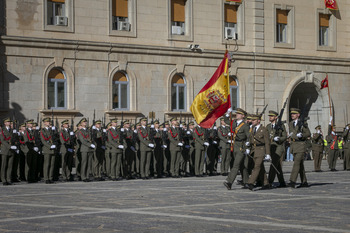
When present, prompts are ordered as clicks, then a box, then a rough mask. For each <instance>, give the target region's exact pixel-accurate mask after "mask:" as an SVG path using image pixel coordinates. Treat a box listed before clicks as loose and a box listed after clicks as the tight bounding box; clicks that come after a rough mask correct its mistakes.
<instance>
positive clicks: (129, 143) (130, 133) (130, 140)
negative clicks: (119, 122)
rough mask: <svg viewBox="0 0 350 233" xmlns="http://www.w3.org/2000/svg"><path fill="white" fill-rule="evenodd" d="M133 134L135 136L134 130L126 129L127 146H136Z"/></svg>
mask: <svg viewBox="0 0 350 233" xmlns="http://www.w3.org/2000/svg"><path fill="white" fill-rule="evenodd" d="M133 136H134V132H133V131H131V130H130V129H124V139H125V144H126V146H127V148H130V147H132V146H134V142H133Z"/></svg>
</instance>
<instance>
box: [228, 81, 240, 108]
mask: <svg viewBox="0 0 350 233" xmlns="http://www.w3.org/2000/svg"><path fill="white" fill-rule="evenodd" d="M230 78H233V79H234V80H235V81H236V83H237V86H231V85H230V98H231V99H230V101H231V109H232V111H234V112H236V109H237V108H239V107H240V104H239V83H238V79H237V77H236V76H230ZM233 89H235V90H236V91H237V96H236V99H237V106H235V107H236V109H233V108H232V107H233V105H232V90H233Z"/></svg>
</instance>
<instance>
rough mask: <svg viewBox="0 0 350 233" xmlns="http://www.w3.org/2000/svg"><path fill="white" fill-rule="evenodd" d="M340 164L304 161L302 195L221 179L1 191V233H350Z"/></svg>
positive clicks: (347, 181)
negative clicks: (333, 167)
mask: <svg viewBox="0 0 350 233" xmlns="http://www.w3.org/2000/svg"><path fill="white" fill-rule="evenodd" d="M342 162H343V161H342V160H338V165H337V169H338V170H339V171H338V172H330V171H328V169H327V162H326V161H325V160H323V165H322V169H323V170H324V172H320V173H316V172H312V170H313V161H306V162H305V165H306V171H307V173H306V175H307V178H308V182H309V184H310V185H311V187H309V188H297V189H292V188H275V189H272V190H257V191H254V192H252V191H250V190H246V189H241V186H239V185H233V187H232V188H233V189H232V190H230V191H229V190H227V189H226V188H225V187H224V186H223V181H224V179H225V177H223V176H211V177H201V178H197V177H189V178H180V179H174V178H164V179H153V180H123V181H103V182H90V183H84V182H68V183H62V182H58V183H56V184H49V185H47V184H44V183H36V184H27V183H24V182H22V183H19V184H16V185H12V186H1V187H0V208H1V211H0V232H350V172H349V171H343V170H342V165H343V164H342ZM269 164H270V163H266V164H265V165H266V167H267V168H268V166H269ZM292 164H293V162H285V163H284V171H285V178H286V180H288V179H289V176H290V171H291V168H292ZM239 178H240V176H239ZM298 181H299V180H298Z"/></svg>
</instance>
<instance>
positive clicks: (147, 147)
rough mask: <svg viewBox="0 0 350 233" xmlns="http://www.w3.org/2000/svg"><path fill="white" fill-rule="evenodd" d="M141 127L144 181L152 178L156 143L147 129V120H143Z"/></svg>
mask: <svg viewBox="0 0 350 233" xmlns="http://www.w3.org/2000/svg"><path fill="white" fill-rule="evenodd" d="M140 121H141V127H140V128H139V129H138V131H137V136H138V138H139V140H140V173H141V178H142V179H149V178H150V165H151V158H152V153H153V149H154V147H155V145H154V142H153V141H151V138H150V129H149V128H148V127H147V118H142V119H141V120H140Z"/></svg>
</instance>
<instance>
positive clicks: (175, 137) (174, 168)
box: [168, 117, 183, 178]
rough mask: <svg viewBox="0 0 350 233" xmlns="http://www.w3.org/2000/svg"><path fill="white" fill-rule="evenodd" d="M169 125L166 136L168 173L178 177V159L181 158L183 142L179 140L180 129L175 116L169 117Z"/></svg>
mask: <svg viewBox="0 0 350 233" xmlns="http://www.w3.org/2000/svg"><path fill="white" fill-rule="evenodd" d="M170 122H171V127H170V128H169V131H168V138H169V141H170V144H169V150H170V174H171V176H172V177H174V178H178V177H180V173H179V170H180V159H181V148H182V147H183V142H182V141H181V137H180V134H181V129H180V128H179V127H177V118H176V117H173V118H171V119H170Z"/></svg>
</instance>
